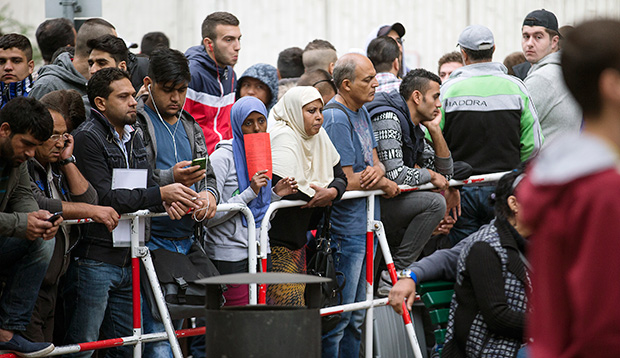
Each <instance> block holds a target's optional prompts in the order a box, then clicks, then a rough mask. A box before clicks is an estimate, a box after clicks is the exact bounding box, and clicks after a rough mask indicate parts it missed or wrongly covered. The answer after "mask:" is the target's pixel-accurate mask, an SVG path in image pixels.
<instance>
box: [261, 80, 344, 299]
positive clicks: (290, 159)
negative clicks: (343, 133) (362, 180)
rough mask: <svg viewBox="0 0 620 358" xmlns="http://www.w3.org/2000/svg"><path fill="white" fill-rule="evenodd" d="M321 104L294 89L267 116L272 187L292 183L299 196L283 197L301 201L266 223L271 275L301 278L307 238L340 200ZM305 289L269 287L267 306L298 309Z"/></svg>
mask: <svg viewBox="0 0 620 358" xmlns="http://www.w3.org/2000/svg"><path fill="white" fill-rule="evenodd" d="M322 112H323V100H322V98H321V94H320V93H319V91H317V90H316V89H315V88H314V87H294V88H292V89H290V90H289V91H288V92H286V94H285V95H284V96H283V97H282V98H281V99H280V101H278V103H277V104H276V105H275V106H274V107H273V109H272V110H271V112H270V114H269V117H270V118H269V119H270V121H271V120H273V121H274V122H275V125H274V126H273V128H272V129H271V130H270V134H271V156H272V161H273V182H277V181H278V180H279V178H286V177H294V178H295V179H296V180H297V185H298V192H297V193H296V194H293V195H289V196H286V197H284V198H283V199H287V200H305V201H307V202H308V203H307V204H306V205H304V206H301V207H293V208H286V209H280V210H278V212H277V213H276V215H275V217H274V218H273V219H272V220H271V230H270V231H269V238H270V243H271V263H272V271H274V272H288V273H305V271H306V252H305V251H306V250H305V245H306V242H307V237H308V236H307V232H308V231H310V230H314V229H316V226H317V224H318V222H319V220H320V218H321V217H322V214H323V207H325V206H329V205H331V203H332V202H333V201H334V200H338V199H340V197H341V196H342V194H343V193H344V191H345V190H346V187H347V178H346V175H345V174H344V172H343V171H342V167H341V165H340V155H339V154H338V152H337V151H336V148H335V147H334V145H333V144H332V142H331V140H330V139H329V137H328V136H327V133H326V132H325V130H324V129H323V128H322V127H321V125H322V124H323V114H322ZM304 290H305V285H304V284H287V285H269V287H268V289H267V300H268V301H267V303H268V304H274V305H293V306H303V305H304V304H305V302H304Z"/></svg>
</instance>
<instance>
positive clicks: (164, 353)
mask: <svg viewBox="0 0 620 358" xmlns="http://www.w3.org/2000/svg"><path fill="white" fill-rule="evenodd" d="M193 242H194V239H193V237H192V238H189V239H185V240H179V241H172V240H165V239H161V238H158V237H154V236H153V237H151V240H149V242H148V243H147V244H146V246H147V247H148V248H149V250H156V249H165V250H168V251H172V252H178V253H180V254H183V255H187V253H188V252H189V249H190V248H191V247H192V243H193ZM172 325H173V327H174V328H175V329H181V326H182V325H183V320H182V319H178V320H174V321H172ZM142 327H143V331H144V333H156V332H164V331H165V330H166V329H165V327H164V324H163V323H162V322H159V321H156V320H155V319H154V318H153V315H152V314H151V309H150V308H149V307H148V304H147V303H146V302H145V300H144V299H142ZM143 355H144V357H158V358H163V357H172V348H171V347H170V342H169V341H167V340H166V341H159V342H152V343H145V345H144V352H143Z"/></svg>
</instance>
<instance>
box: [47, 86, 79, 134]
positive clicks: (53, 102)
mask: <svg viewBox="0 0 620 358" xmlns="http://www.w3.org/2000/svg"><path fill="white" fill-rule="evenodd" d="M41 103H42V104H43V105H44V106H45V108H47V109H48V110H52V111H56V112H58V113H60V114H61V115H62V116H63V118H64V119H65V122H66V124H67V132H71V131H73V129H75V128H77V127H79V126H80V124H82V122H84V121H85V120H86V110H85V108H84V101H83V100H82V95H80V93H79V92H78V91H76V90H57V91H52V92H50V93H48V94H46V95H45V96H43V97H41Z"/></svg>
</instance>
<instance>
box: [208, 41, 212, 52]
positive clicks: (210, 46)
mask: <svg viewBox="0 0 620 358" xmlns="http://www.w3.org/2000/svg"><path fill="white" fill-rule="evenodd" d="M209 48H210V49H211V51H213V45H211V43H210V42H209Z"/></svg>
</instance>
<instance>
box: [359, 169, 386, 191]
mask: <svg viewBox="0 0 620 358" xmlns="http://www.w3.org/2000/svg"><path fill="white" fill-rule="evenodd" d="M382 176H383V174H381V173H380V172H379V171H378V170H377V169H375V167H371V166H367V167H366V168H365V169H364V170H362V171H361V172H360V186H361V187H362V188H363V189H372V188H373V187H374V186H375V185H376V184H377V183H378V182H379V180H381V177H382Z"/></svg>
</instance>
